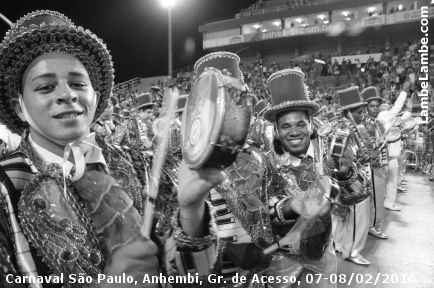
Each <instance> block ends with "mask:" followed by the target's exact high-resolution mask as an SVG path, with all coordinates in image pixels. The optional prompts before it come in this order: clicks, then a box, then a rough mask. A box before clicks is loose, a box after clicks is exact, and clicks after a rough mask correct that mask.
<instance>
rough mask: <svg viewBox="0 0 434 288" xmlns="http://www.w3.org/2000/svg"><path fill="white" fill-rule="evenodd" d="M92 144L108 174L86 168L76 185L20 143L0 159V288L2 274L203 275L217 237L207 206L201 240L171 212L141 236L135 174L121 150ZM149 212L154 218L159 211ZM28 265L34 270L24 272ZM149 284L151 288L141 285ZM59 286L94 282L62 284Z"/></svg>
mask: <svg viewBox="0 0 434 288" xmlns="http://www.w3.org/2000/svg"><path fill="white" fill-rule="evenodd" d="M97 142H98V145H99V146H100V147H101V148H102V150H103V154H104V158H105V159H106V162H107V165H108V168H109V174H107V173H106V172H104V169H102V167H100V166H98V165H96V166H95V167H93V168H92V169H90V168H89V167H88V168H89V169H88V171H87V172H86V173H85V174H84V176H83V177H82V178H81V179H80V180H79V181H76V182H74V183H70V182H67V184H66V186H63V184H64V182H63V181H65V180H64V179H62V177H61V176H60V175H62V174H61V173H60V167H59V166H56V165H55V164H54V165H49V166H47V167H44V168H41V167H40V166H39V164H38V160H37V159H36V158H34V156H33V153H32V148H31V146H30V144H29V143H28V141H27V140H26V141H24V140H23V141H22V144H21V146H20V147H19V148H18V150H17V151H16V152H14V153H11V154H10V155H8V157H6V158H4V159H2V160H1V161H0V180H1V185H0V188H1V192H2V193H0V287H8V286H6V283H5V277H6V275H8V274H12V275H16V276H19V275H41V276H46V275H50V274H53V273H54V274H55V275H61V273H63V274H64V275H66V276H65V277H66V279H67V276H68V275H71V274H75V275H79V273H84V274H83V275H88V276H91V277H92V278H94V279H96V278H97V277H98V274H101V273H106V274H108V275H119V273H120V272H122V269H123V268H126V269H127V270H128V268H129V269H131V271H133V274H134V273H136V274H135V276H140V277H143V275H144V274H145V273H149V274H150V275H158V273H160V272H162V273H165V274H168V275H183V274H186V273H187V272H192V273H194V272H197V273H199V275H205V274H207V273H208V272H209V271H210V270H211V269H212V267H213V266H214V263H215V260H216V257H217V256H216V255H217V237H216V231H215V228H214V226H213V225H214V220H213V216H212V214H211V212H210V209H209V208H208V206H207V212H206V213H208V214H207V215H205V216H206V217H205V219H207V220H208V221H209V233H208V236H205V237H204V238H191V237H189V236H187V235H185V234H184V233H183V231H182V228H180V227H179V224H178V219H177V213H174V217H173V218H172V222H171V225H170V226H169V227H167V228H169V229H166V231H165V232H166V233H155V232H153V233H152V235H151V238H152V241H151V240H150V239H147V238H143V236H141V234H140V232H139V230H140V224H141V215H143V213H144V211H143V209H144V208H143V206H144V205H143V197H144V195H143V191H144V190H143V189H142V184H141V182H140V180H139V177H138V174H137V172H136V171H135V169H134V166H133V165H132V164H131V161H130V159H129V157H128V156H127V155H125V154H124V153H123V152H122V151H120V150H118V149H117V148H115V147H114V146H111V145H107V144H106V143H104V141H102V140H100V139H99V140H98V139H97ZM37 168H39V169H37ZM41 170H44V171H42V172H41ZM94 175H97V177H93V176H94ZM63 187H66V189H65V190H63ZM93 191H98V192H97V193H94V192H93ZM100 192H101V193H100ZM92 198H95V199H96V201H95V199H93V200H92ZM98 199H99V200H98ZM158 201H159V200H157V204H158ZM95 203H97V204H95ZM157 206H158V205H157ZM160 207H164V205H160ZM171 209H173V207H171ZM157 212H159V213H156V217H158V216H157V215H160V214H161V213H165V212H166V211H157ZM156 220H157V219H156ZM155 222H156V221H155ZM28 242H30V245H29V243H28ZM137 243H138V244H139V245H136V244H137ZM154 243H155V244H157V246H156V245H155V244H154ZM130 244H131V245H130ZM142 244H143V245H142ZM134 245H136V246H134ZM134 247H136V248H134ZM157 247H158V248H157ZM134 249H137V250H134ZM143 250H145V251H143ZM143 252H144V253H147V256H146V258H140V257H138V258H134V257H135V255H136V254H139V253H143ZM122 253H123V254H124V255H122V256H127V254H128V255H130V256H129V258H128V257H126V258H127V260H128V259H130V260H131V261H130V262H128V261H127V262H125V263H123V262H122V261H119V262H113V261H112V259H115V258H112V256H114V255H115V254H116V255H117V256H119V255H120V254H122ZM117 259H121V260H122V259H125V257H124V258H122V257H120V258H119V257H118V258H117ZM185 259H189V261H185ZM121 262H122V263H121ZM35 267H37V269H36V270H37V271H32V269H33V270H35ZM128 271H130V270H128ZM36 273H37V274H36ZM139 283H140V282H139ZM155 286H158V285H153V284H147V285H145V287H155ZM34 287H37V286H34ZM43 287H60V286H59V285H57V286H56V285H53V286H50V285H44V286H43ZM65 287H99V285H98V284H96V283H91V284H87V285H84V284H74V283H65ZM139 287H140V285H139Z"/></svg>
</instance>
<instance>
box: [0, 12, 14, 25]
mask: <svg viewBox="0 0 434 288" xmlns="http://www.w3.org/2000/svg"><path fill="white" fill-rule="evenodd" d="M0 18H1V19H2V20H3V21H5V22H6V24H8V25H9V26H11V27H12V25H13V24H12V21H11V20H9V19H8V17H6V16H5V15H3V14H2V13H0Z"/></svg>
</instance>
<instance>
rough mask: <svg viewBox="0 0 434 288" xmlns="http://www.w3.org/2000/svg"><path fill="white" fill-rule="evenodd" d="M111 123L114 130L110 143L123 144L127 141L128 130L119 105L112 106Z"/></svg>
mask: <svg viewBox="0 0 434 288" xmlns="http://www.w3.org/2000/svg"><path fill="white" fill-rule="evenodd" d="M113 123H114V124H115V130H114V132H113V135H112V143H113V144H114V145H117V146H124V145H126V144H127V143H129V132H128V129H127V126H126V124H125V115H124V111H123V110H122V109H121V107H119V106H115V107H113Z"/></svg>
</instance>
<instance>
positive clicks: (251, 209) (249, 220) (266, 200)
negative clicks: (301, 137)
mask: <svg viewBox="0 0 434 288" xmlns="http://www.w3.org/2000/svg"><path fill="white" fill-rule="evenodd" d="M270 127H271V130H270V129H269V128H270ZM252 128H253V129H252V130H251V132H250V134H249V139H248V141H247V142H248V143H249V145H246V146H245V149H244V150H243V152H241V153H240V154H239V155H238V157H237V160H236V161H235V163H234V164H233V165H232V166H230V167H229V168H228V169H227V170H226V173H227V174H228V176H229V179H230V181H229V182H225V183H224V184H222V185H220V186H219V187H217V188H216V189H215V191H212V193H211V196H210V197H211V203H212V205H213V206H214V208H215V209H216V215H217V216H216V217H217V225H218V230H219V232H218V235H219V237H220V239H221V240H222V241H223V243H224V244H223V246H222V247H224V248H223V253H222V258H221V263H220V264H221V266H220V270H219V274H220V275H223V276H224V277H225V279H227V282H228V283H231V277H232V276H233V275H235V273H239V274H240V275H244V276H246V277H247V279H248V281H247V283H246V284H244V285H242V286H236V285H235V284H233V285H230V284H227V285H222V287H235V286H236V287H265V286H264V285H265V284H264V283H255V280H254V279H255V277H261V276H279V277H282V276H285V275H286V276H287V277H292V279H298V278H297V277H300V275H302V273H303V271H316V272H318V273H325V274H329V273H335V272H336V259H335V255H334V250H333V248H332V242H333V241H331V239H332V237H331V230H332V227H331V218H330V214H326V215H324V216H321V217H319V216H318V217H315V218H314V219H313V220H312V221H310V222H309V224H308V225H307V228H306V229H305V230H303V233H302V234H303V235H301V236H300V237H299V238H297V239H296V240H295V241H293V242H292V243H291V244H289V245H287V246H281V247H280V249H278V251H277V252H274V253H273V254H272V255H270V256H265V255H264V254H263V253H262V249H264V248H266V247H268V246H270V245H272V244H273V243H275V242H276V241H277V240H278V239H281V238H282V237H283V236H285V235H286V234H287V233H288V232H289V231H290V229H291V228H292V227H293V226H294V224H295V223H296V220H297V215H294V218H291V219H286V218H285V217H284V216H283V215H282V212H281V211H280V209H281V208H280V207H282V205H283V204H284V203H285V202H286V201H288V200H290V199H292V198H293V197H294V196H295V195H296V194H297V193H304V191H306V190H307V189H308V187H309V184H310V183H309V181H312V180H311V179H310V180H309V179H308V178H311V177H308V176H306V175H319V172H318V171H317V169H318V168H319V167H318V165H319V161H317V160H318V158H317V157H318V156H314V157H315V158H316V160H314V159H313V158H311V157H307V158H308V159H310V160H311V162H310V164H306V163H303V164H302V165H300V166H298V167H294V166H292V165H290V164H288V163H282V159H281V158H282V157H281V156H280V155H278V154H276V153H275V152H274V150H272V151H269V150H268V152H267V150H264V147H269V145H272V139H273V135H272V125H270V122H264V120H263V119H261V118H259V119H257V120H256V121H255V124H253V125H252ZM266 131H268V132H266ZM267 134H268V135H267ZM267 136H268V137H267ZM310 146H311V147H310V150H309V151H310V153H311V154H312V155H318V152H319V150H318V141H316V140H313V141H312V142H311V144H310ZM314 147H315V148H314ZM306 181H307V182H306ZM307 235H309V236H307ZM309 269H312V270H309ZM319 271H321V272H319ZM255 275H256V276H255ZM266 285H268V286H266V287H291V285H292V284H291V283H284V284H283V283H282V284H279V285H277V284H271V283H268V284H266ZM324 285H325V283H321V284H319V286H315V287H329V286H324ZM211 287H213V286H211ZM330 287H334V286H333V285H331V286H330Z"/></svg>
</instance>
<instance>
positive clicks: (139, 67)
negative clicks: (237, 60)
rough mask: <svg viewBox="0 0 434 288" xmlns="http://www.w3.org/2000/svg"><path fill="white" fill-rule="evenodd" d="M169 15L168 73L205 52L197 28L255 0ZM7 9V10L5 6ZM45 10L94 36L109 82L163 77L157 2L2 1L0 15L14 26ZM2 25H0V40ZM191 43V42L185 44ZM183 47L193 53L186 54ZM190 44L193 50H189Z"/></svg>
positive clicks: (209, 1)
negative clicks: (108, 56)
mask: <svg viewBox="0 0 434 288" xmlns="http://www.w3.org/2000/svg"><path fill="white" fill-rule="evenodd" d="M177 1H178V3H177V4H176V6H175V7H174V8H173V10H172V25H173V69H174V70H176V69H181V68H187V67H188V66H189V65H190V67H191V66H192V65H193V64H194V62H195V61H196V60H197V59H198V58H199V57H201V56H203V55H204V54H206V51H203V50H202V36H201V34H200V33H199V31H198V26H199V25H201V24H204V23H207V22H209V21H213V20H214V21H215V20H224V19H229V18H233V17H234V16H235V14H236V13H238V12H240V10H241V9H245V8H247V7H249V6H250V5H252V4H254V3H255V2H256V1H255V0H177ZM6 5H7V6H6ZM38 9H49V10H56V11H59V12H61V13H63V14H65V15H66V16H68V17H69V18H71V19H72V21H73V22H74V23H75V24H77V25H80V26H83V27H84V28H87V29H89V30H91V31H92V32H94V33H95V34H96V35H98V36H99V37H100V38H102V39H103V40H104V42H105V43H106V44H107V46H108V48H109V50H110V51H111V53H112V57H113V61H114V65H115V70H116V72H115V75H116V79H115V82H116V83H119V82H123V81H126V80H129V79H131V78H134V77H150V76H161V75H166V74H167V42H168V40H167V10H166V9H165V8H163V7H162V5H161V4H160V2H159V0H70V1H60V0H57V1H52V0H36V1H7V2H6V1H2V4H1V6H0V13H2V14H3V15H5V16H6V17H7V18H9V19H10V20H11V21H12V22H15V21H16V20H17V19H18V18H20V17H21V16H23V15H24V14H26V13H28V12H31V11H34V10H38ZM7 29H8V25H7V24H6V23H5V22H3V21H2V20H0V35H1V38H3V36H4V35H5V33H6V31H7ZM188 39H191V40H188ZM186 42H189V45H187V46H189V47H190V48H191V47H193V46H195V49H194V51H187V50H186V44H185V43H186ZM192 43H195V45H191V44H192Z"/></svg>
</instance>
